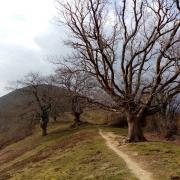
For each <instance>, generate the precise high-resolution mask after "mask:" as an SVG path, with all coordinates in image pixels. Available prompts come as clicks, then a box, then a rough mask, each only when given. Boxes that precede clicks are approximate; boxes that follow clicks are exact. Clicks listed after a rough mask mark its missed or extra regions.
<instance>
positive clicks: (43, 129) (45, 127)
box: [40, 121, 47, 136]
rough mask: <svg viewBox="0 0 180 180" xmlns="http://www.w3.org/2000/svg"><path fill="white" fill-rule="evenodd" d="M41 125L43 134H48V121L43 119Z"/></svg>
mask: <svg viewBox="0 0 180 180" xmlns="http://www.w3.org/2000/svg"><path fill="white" fill-rule="evenodd" d="M40 126H41V128H42V136H46V135H47V122H45V121H42V122H41V123H40Z"/></svg>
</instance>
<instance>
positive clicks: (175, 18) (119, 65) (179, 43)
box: [56, 0, 180, 142]
mask: <svg viewBox="0 0 180 180" xmlns="http://www.w3.org/2000/svg"><path fill="white" fill-rule="evenodd" d="M176 2H178V1H168V0H128V1H127V0H123V1H108V0H57V1H56V6H57V9H58V12H59V15H60V16H59V21H60V22H61V23H64V24H65V25H66V26H67V27H68V28H69V30H70V32H71V38H70V39H69V40H68V41H67V42H66V44H67V45H69V46H70V47H72V49H73V53H72V56H71V57H68V58H67V59H66V64H67V66H69V65H70V66H71V67H73V68H74V69H76V71H82V72H86V73H88V74H89V75H91V76H93V77H95V78H96V80H97V81H98V82H99V84H100V85H101V87H102V89H103V90H104V91H106V92H107V93H108V94H109V95H110V96H111V97H112V99H113V100H114V101H115V102H116V104H117V106H116V107H117V110H119V109H122V108H123V109H124V110H125V112H126V115H127V121H128V141H129V142H132V141H144V140H145V137H144V134H143V131H142V122H143V120H144V118H145V117H146V115H149V114H153V113H156V112H158V111H159V110H160V108H159V104H158V103H157V101H155V99H156V97H157V96H158V94H161V93H162V92H163V93H164V94H166V96H167V98H172V97H173V96H175V95H177V94H178V93H179V92H180V55H179V47H180V35H179V29H180V11H179V10H178V4H177V3H176Z"/></svg>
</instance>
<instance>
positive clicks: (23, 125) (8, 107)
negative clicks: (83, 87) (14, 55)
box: [0, 85, 70, 148]
mask: <svg viewBox="0 0 180 180" xmlns="http://www.w3.org/2000/svg"><path fill="white" fill-rule="evenodd" d="M29 88H30V87H26V88H22V89H18V90H15V91H13V92H10V93H9V94H7V95H5V96H3V97H1V98H0V148H1V147H2V146H4V145H5V144H7V143H9V142H11V141H16V140H19V139H22V138H24V137H25V136H27V135H29V134H31V133H32V129H33V127H34V125H35V124H37V123H39V119H37V118H36V114H37V111H38V106H37V104H36V101H34V100H33V98H34V97H33V96H32V95H31V94H29V93H27V92H28V90H29ZM46 88H48V86H46V85H44V86H41V87H40V89H42V90H44V89H46ZM54 89H56V92H58V97H59V102H60V103H61V104H62V105H64V107H66V111H68V110H69V109H70V100H69V99H68V98H66V97H65V94H66V91H65V90H64V89H61V88H58V87H54ZM40 92H41V90H40ZM32 102H34V103H32Z"/></svg>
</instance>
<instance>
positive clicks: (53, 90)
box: [16, 73, 60, 136]
mask: <svg viewBox="0 0 180 180" xmlns="http://www.w3.org/2000/svg"><path fill="white" fill-rule="evenodd" d="M16 84H17V86H18V88H19V87H23V89H21V93H23V95H27V96H31V99H30V102H28V104H29V105H30V104H31V105H32V106H34V108H36V112H38V113H39V114H40V119H41V120H40V126H41V128H42V135H43V136H45V135H47V125H48V122H49V116H50V113H51V111H52V110H53V111H54V109H56V108H58V107H57V106H58V101H60V97H59V96H58V92H59V88H57V87H55V86H54V85H53V80H52V79H51V78H50V77H42V76H40V74H39V73H29V74H27V75H26V76H25V77H24V79H22V80H19V81H17V82H16Z"/></svg>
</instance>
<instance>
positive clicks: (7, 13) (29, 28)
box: [0, 0, 55, 50]
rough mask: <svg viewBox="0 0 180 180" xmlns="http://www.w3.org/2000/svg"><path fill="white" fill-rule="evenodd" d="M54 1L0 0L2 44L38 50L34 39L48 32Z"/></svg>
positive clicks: (0, 37) (53, 13) (53, 12)
mask: <svg viewBox="0 0 180 180" xmlns="http://www.w3.org/2000/svg"><path fill="white" fill-rule="evenodd" d="M54 15H55V8H54V4H53V0H13V1H12V0H6V1H5V0H0V39H1V42H3V43H7V44H14V45H23V46H26V47H28V48H30V49H36V50H38V49H39V48H38V46H37V45H36V44H35V43H34V41H33V39H34V38H35V37H36V36H38V35H39V34H42V33H44V32H45V31H47V30H48V27H49V21H50V20H51V19H52V17H53V16H54Z"/></svg>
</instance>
